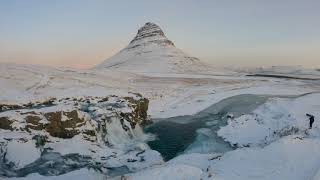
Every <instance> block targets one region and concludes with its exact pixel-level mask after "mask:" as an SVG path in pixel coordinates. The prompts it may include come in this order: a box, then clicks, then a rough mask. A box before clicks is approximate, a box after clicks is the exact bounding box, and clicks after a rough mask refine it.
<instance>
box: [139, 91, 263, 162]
mask: <svg viewBox="0 0 320 180" xmlns="http://www.w3.org/2000/svg"><path fill="white" fill-rule="evenodd" d="M267 98H268V97H267V96H259V95H238V96H234V97H230V98H227V99H224V100H222V101H220V102H218V103H217V104H214V105H212V106H210V107H208V108H207V109H205V110H203V111H201V112H199V113H197V114H195V115H192V116H178V117H172V118H167V119H156V120H155V121H156V123H154V124H152V125H150V126H148V127H146V128H145V132H147V133H152V134H155V135H156V136H157V138H156V139H155V140H153V141H149V142H148V145H149V146H150V148H151V149H153V150H156V151H158V152H160V153H161V155H162V156H163V158H164V160H166V161H167V160H170V159H172V158H174V157H176V156H177V155H179V154H183V153H224V152H227V151H230V150H232V149H233V148H232V147H231V145H230V144H229V143H228V142H225V141H224V140H223V139H222V138H221V137H219V136H218V135H217V131H218V130H219V129H220V127H222V126H225V125H227V115H228V114H232V115H233V116H234V117H238V116H240V115H242V114H247V113H250V112H252V111H253V110H254V109H256V108H257V107H258V106H259V105H261V104H263V103H264V102H265V101H266V100H267Z"/></svg>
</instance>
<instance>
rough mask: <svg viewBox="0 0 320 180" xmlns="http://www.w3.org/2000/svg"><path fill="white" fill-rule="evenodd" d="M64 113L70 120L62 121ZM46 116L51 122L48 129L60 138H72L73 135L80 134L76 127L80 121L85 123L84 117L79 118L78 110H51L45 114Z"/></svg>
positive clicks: (52, 134) (51, 133)
mask: <svg viewBox="0 0 320 180" xmlns="http://www.w3.org/2000/svg"><path fill="white" fill-rule="evenodd" d="M62 113H63V114H64V115H65V116H67V118H68V120H66V121H61V119H62ZM44 116H45V117H46V118H47V120H48V121H49V122H50V123H49V124H48V125H47V126H46V131H47V132H48V133H49V134H50V135H51V136H54V137H59V138H72V137H73V136H75V135H77V134H79V133H80V132H79V130H77V129H75V128H76V127H78V126H79V125H78V124H79V123H82V124H83V123H84V119H81V118H79V116H78V112H77V111H76V110H73V111H71V112H61V111H58V112H49V113H46V114H44ZM77 125H78V126H77Z"/></svg>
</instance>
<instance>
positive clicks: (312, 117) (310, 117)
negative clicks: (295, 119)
mask: <svg viewBox="0 0 320 180" xmlns="http://www.w3.org/2000/svg"><path fill="white" fill-rule="evenodd" d="M306 116H308V117H309V120H310V122H309V129H311V128H312V124H313V123H314V116H313V115H311V114H306Z"/></svg>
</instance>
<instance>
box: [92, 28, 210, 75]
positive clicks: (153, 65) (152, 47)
mask: <svg viewBox="0 0 320 180" xmlns="http://www.w3.org/2000/svg"><path fill="white" fill-rule="evenodd" d="M207 67H208V66H207V65H205V64H204V63H202V62H201V61H200V60H199V59H198V58H195V57H191V56H189V55H187V54H186V53H184V52H183V51H182V50H180V49H178V48H176V46H175V45H174V43H173V42H172V41H170V40H169V39H168V38H167V37H166V36H165V34H164V32H163V31H162V30H161V28H160V27H159V26H158V25H156V24H154V23H151V22H148V23H146V24H145V25H144V26H143V27H141V28H140V29H139V30H138V33H137V35H136V36H135V37H134V39H133V40H132V41H131V42H130V43H129V45H128V46H127V47H125V48H124V49H122V50H121V51H120V52H118V53H117V54H116V55H114V56H112V57H111V58H109V59H107V60H105V61H104V62H102V63H101V64H99V65H98V66H97V67H96V69H105V68H108V69H113V70H120V71H129V72H153V73H185V72H199V71H203V70H205V69H207Z"/></svg>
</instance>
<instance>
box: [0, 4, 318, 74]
mask: <svg viewBox="0 0 320 180" xmlns="http://www.w3.org/2000/svg"><path fill="white" fill-rule="evenodd" d="M148 21H151V22H155V23H157V24H158V25H159V26H160V27H161V28H162V29H163V31H164V32H165V34H166V35H167V37H168V38H169V39H170V40H172V41H173V42H174V43H175V44H176V46H177V47H178V48H180V49H182V50H184V51H185V52H187V53H189V54H190V55H192V56H195V57H198V58H200V59H202V60H204V61H206V62H210V63H213V64H215V65H217V66H230V65H233V66H268V65H303V66H306V67H318V68H319V67H320V1H319V0H223V1H222V0H134V1H133V0H126V1H124V0H117V1H108V0H25V1H23V0H0V62H12V63H23V64H41V65H50V66H69V67H75V68H89V67H92V66H94V65H96V64H98V63H100V62H102V61H103V60H105V59H107V58H108V57H110V56H112V55H113V54H115V53H116V52H117V51H119V50H121V49H122V48H123V47H125V46H126V45H127V44H128V43H129V41H130V40H131V39H132V38H133V37H134V36H135V34H136V32H137V30H138V28H139V27H140V26H142V25H144V23H146V22H148Z"/></svg>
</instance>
